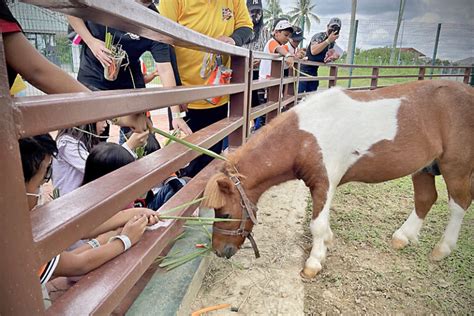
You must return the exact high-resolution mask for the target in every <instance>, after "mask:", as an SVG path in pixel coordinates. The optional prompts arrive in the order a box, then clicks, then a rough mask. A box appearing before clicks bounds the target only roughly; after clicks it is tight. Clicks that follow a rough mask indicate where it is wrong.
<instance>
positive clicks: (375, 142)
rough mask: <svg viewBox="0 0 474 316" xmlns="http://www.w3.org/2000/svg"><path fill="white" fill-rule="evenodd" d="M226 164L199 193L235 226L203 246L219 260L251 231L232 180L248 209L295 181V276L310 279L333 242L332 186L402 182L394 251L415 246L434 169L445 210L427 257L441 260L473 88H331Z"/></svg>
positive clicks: (465, 181) (472, 133) (472, 191)
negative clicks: (406, 181) (302, 204)
mask: <svg viewBox="0 0 474 316" xmlns="http://www.w3.org/2000/svg"><path fill="white" fill-rule="evenodd" d="M228 159H229V161H228V162H227V163H226V164H225V165H224V167H223V169H222V171H221V172H219V173H218V174H216V175H214V176H213V177H212V178H211V179H210V180H209V182H208V184H207V186H206V190H205V193H204V195H205V196H207V197H208V198H207V200H206V204H207V206H209V207H211V208H214V209H215V214H216V217H221V218H234V219H242V220H243V221H244V222H243V223H242V224H241V223H239V222H220V223H215V224H214V228H215V230H214V233H213V238H212V239H213V240H212V244H213V248H214V250H215V252H216V254H217V255H219V256H225V257H227V258H229V257H231V256H232V255H234V254H235V253H236V252H237V250H238V249H239V248H240V246H241V245H242V243H243V242H244V240H245V237H246V234H240V233H241V232H242V231H245V232H247V233H248V232H250V231H251V229H252V227H253V222H252V221H251V220H250V219H249V217H248V216H245V214H246V212H244V211H243V209H245V205H247V204H248V203H244V202H245V201H244V200H242V194H241V193H239V190H237V186H236V185H235V182H236V181H235V179H239V180H240V181H241V185H239V186H241V188H240V189H241V190H242V189H243V191H244V193H243V196H246V197H248V199H249V200H250V202H251V203H250V204H252V203H257V201H258V199H259V197H260V196H261V195H262V193H263V192H265V191H266V190H267V189H269V188H270V187H271V186H273V185H276V184H279V183H282V182H285V181H288V180H291V179H295V178H296V179H302V180H303V181H304V182H305V184H306V185H307V186H308V187H309V189H310V191H311V196H312V199H313V216H312V220H311V224H310V228H311V233H312V235H313V246H312V250H311V254H310V256H309V258H308V259H307V260H306V263H305V267H304V269H303V271H302V275H303V276H304V277H308V278H312V277H314V276H315V275H316V274H317V273H318V272H319V271H320V270H321V263H322V262H323V261H324V259H325V257H326V249H327V245H328V244H330V243H331V242H332V240H333V233H332V231H331V228H330V227H329V210H330V206H331V201H332V198H333V196H334V193H335V190H336V188H337V186H339V185H341V184H344V183H346V182H350V181H359V182H366V183H378V182H383V181H388V180H392V179H396V178H400V177H404V176H406V175H410V174H411V175H412V179H413V185H414V191H415V209H414V210H413V211H412V213H411V214H410V216H409V217H408V219H407V220H406V221H405V223H404V224H403V225H402V226H401V227H400V228H399V229H398V230H397V231H396V232H395V233H394V234H393V237H392V245H393V247H395V248H397V249H400V248H403V247H405V246H406V245H407V244H408V243H409V242H412V243H413V242H417V238H418V233H419V231H420V229H421V226H422V223H423V220H424V218H425V216H426V214H427V213H428V211H429V210H430V208H431V206H432V205H433V203H434V202H435V201H436V199H437V193H436V188H435V180H434V176H433V175H431V174H429V173H425V172H422V171H421V170H422V169H423V168H424V167H426V166H428V165H430V164H431V163H433V162H437V163H438V165H439V168H440V170H441V173H442V175H443V177H444V180H445V181H446V184H447V188H448V193H449V209H450V211H451V217H450V220H449V223H448V225H447V227H446V230H445V232H444V235H443V236H442V238H441V240H440V241H439V242H438V244H437V245H436V246H435V248H434V250H433V252H432V254H431V255H432V258H433V259H435V260H441V259H442V258H444V257H446V256H448V255H449V254H450V253H451V251H452V250H453V248H454V247H455V245H456V242H457V239H458V234H459V230H460V227H461V223H462V219H463V216H464V213H465V211H466V210H467V208H468V207H469V205H470V204H471V201H472V197H474V184H473V182H474V181H473V180H474V174H473V170H474V89H473V88H471V87H469V86H468V85H465V84H462V83H457V82H451V81H442V80H439V81H438V80H433V81H418V82H411V83H407V84H401V85H396V86H391V87H386V88H382V89H378V90H373V91H363V92H362V91H360V92H355V91H344V90H341V89H338V88H333V89H330V90H328V91H325V92H322V93H317V94H314V95H311V96H309V97H307V98H306V99H305V100H303V101H302V102H301V103H300V104H298V105H297V106H296V107H294V108H293V109H292V110H290V111H288V112H286V113H284V114H282V115H281V116H280V117H277V118H275V119H274V120H273V121H272V122H271V123H270V124H269V125H267V126H265V127H264V128H263V129H262V130H261V131H259V132H258V133H257V134H256V135H255V136H253V137H252V138H251V139H250V141H249V142H248V143H246V144H245V145H243V146H242V147H241V148H239V149H238V150H237V151H236V152H235V153H233V154H231V155H230V156H229V157H228ZM235 176H236V177H235ZM231 179H232V180H231ZM237 182H238V180H237ZM248 208H251V207H248ZM249 212H253V210H249ZM282 225H284V223H282ZM225 232H231V233H230V234H229V233H225ZM232 232H233V233H232ZM235 232H239V233H235ZM251 241H253V240H251Z"/></svg>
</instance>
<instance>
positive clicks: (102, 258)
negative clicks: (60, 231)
mask: <svg viewBox="0 0 474 316" xmlns="http://www.w3.org/2000/svg"><path fill="white" fill-rule="evenodd" d="M147 222H148V219H147V217H146V216H142V217H140V218H132V219H131V220H130V221H128V222H127V224H126V225H125V227H124V228H123V230H122V235H126V236H128V237H129V239H130V241H131V243H132V245H134V244H136V243H137V242H138V240H139V239H140V238H141V236H142V235H143V233H144V231H145V228H146V224H147ZM123 251H124V245H123V243H122V242H121V241H120V240H117V239H115V240H113V241H112V242H110V243H106V244H104V245H101V246H100V247H97V248H91V249H88V250H84V251H82V252H79V253H77V252H74V251H73V252H62V253H61V257H60V259H59V263H58V266H57V267H56V269H55V270H54V276H77V275H83V274H86V273H88V272H90V271H92V270H94V269H96V268H98V267H100V266H101V265H103V264H104V263H106V262H107V261H109V260H111V259H113V258H115V257H116V256H118V255H119V254H121V253H122V252H123Z"/></svg>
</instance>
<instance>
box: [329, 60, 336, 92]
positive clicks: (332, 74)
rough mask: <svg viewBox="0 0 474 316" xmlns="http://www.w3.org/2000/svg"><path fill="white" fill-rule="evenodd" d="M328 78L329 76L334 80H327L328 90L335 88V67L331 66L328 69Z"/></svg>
mask: <svg viewBox="0 0 474 316" xmlns="http://www.w3.org/2000/svg"><path fill="white" fill-rule="evenodd" d="M329 76H330V77H334V78H331V79H329V81H328V88H332V87H335V86H336V82H337V66H334V65H332V66H331V67H330V68H329Z"/></svg>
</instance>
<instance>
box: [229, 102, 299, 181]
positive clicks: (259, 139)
mask: <svg viewBox="0 0 474 316" xmlns="http://www.w3.org/2000/svg"><path fill="white" fill-rule="evenodd" d="M289 113H291V111H288V112H285V113H282V114H281V115H280V116H278V117H276V118H275V119H273V120H271V122H270V123H268V124H267V125H265V126H263V127H262V128H260V129H259V130H258V131H257V132H256V133H255V134H254V135H253V136H252V137H250V139H249V141H248V142H247V143H245V144H244V145H242V146H240V147H239V148H237V149H236V150H235V151H234V152H232V153H231V154H229V155H228V156H227V160H228V161H227V162H226V164H225V166H224V170H226V171H227V172H228V173H227V174H229V175H232V172H235V168H234V166H238V165H239V162H240V161H241V159H242V157H245V156H248V154H249V153H250V152H251V151H253V150H254V149H256V148H258V147H259V146H260V145H261V144H262V143H263V142H264V140H265V139H266V138H267V137H268V135H269V134H271V133H272V132H273V129H275V128H277V126H278V125H279V124H280V123H281V122H283V121H285V120H286V118H287V117H288V115H289Z"/></svg>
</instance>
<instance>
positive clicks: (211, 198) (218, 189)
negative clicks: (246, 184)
mask: <svg viewBox="0 0 474 316" xmlns="http://www.w3.org/2000/svg"><path fill="white" fill-rule="evenodd" d="M232 189H233V187H232V182H231V181H230V180H229V178H227V176H226V175H225V174H223V173H222V172H219V173H218V174H216V175H214V176H213V177H212V178H211V179H209V182H207V185H206V189H204V196H205V197H206V199H205V200H204V201H203V202H202V205H203V206H205V207H210V208H220V207H223V206H224V204H225V200H226V197H227V196H228V195H229V194H231V193H232Z"/></svg>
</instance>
